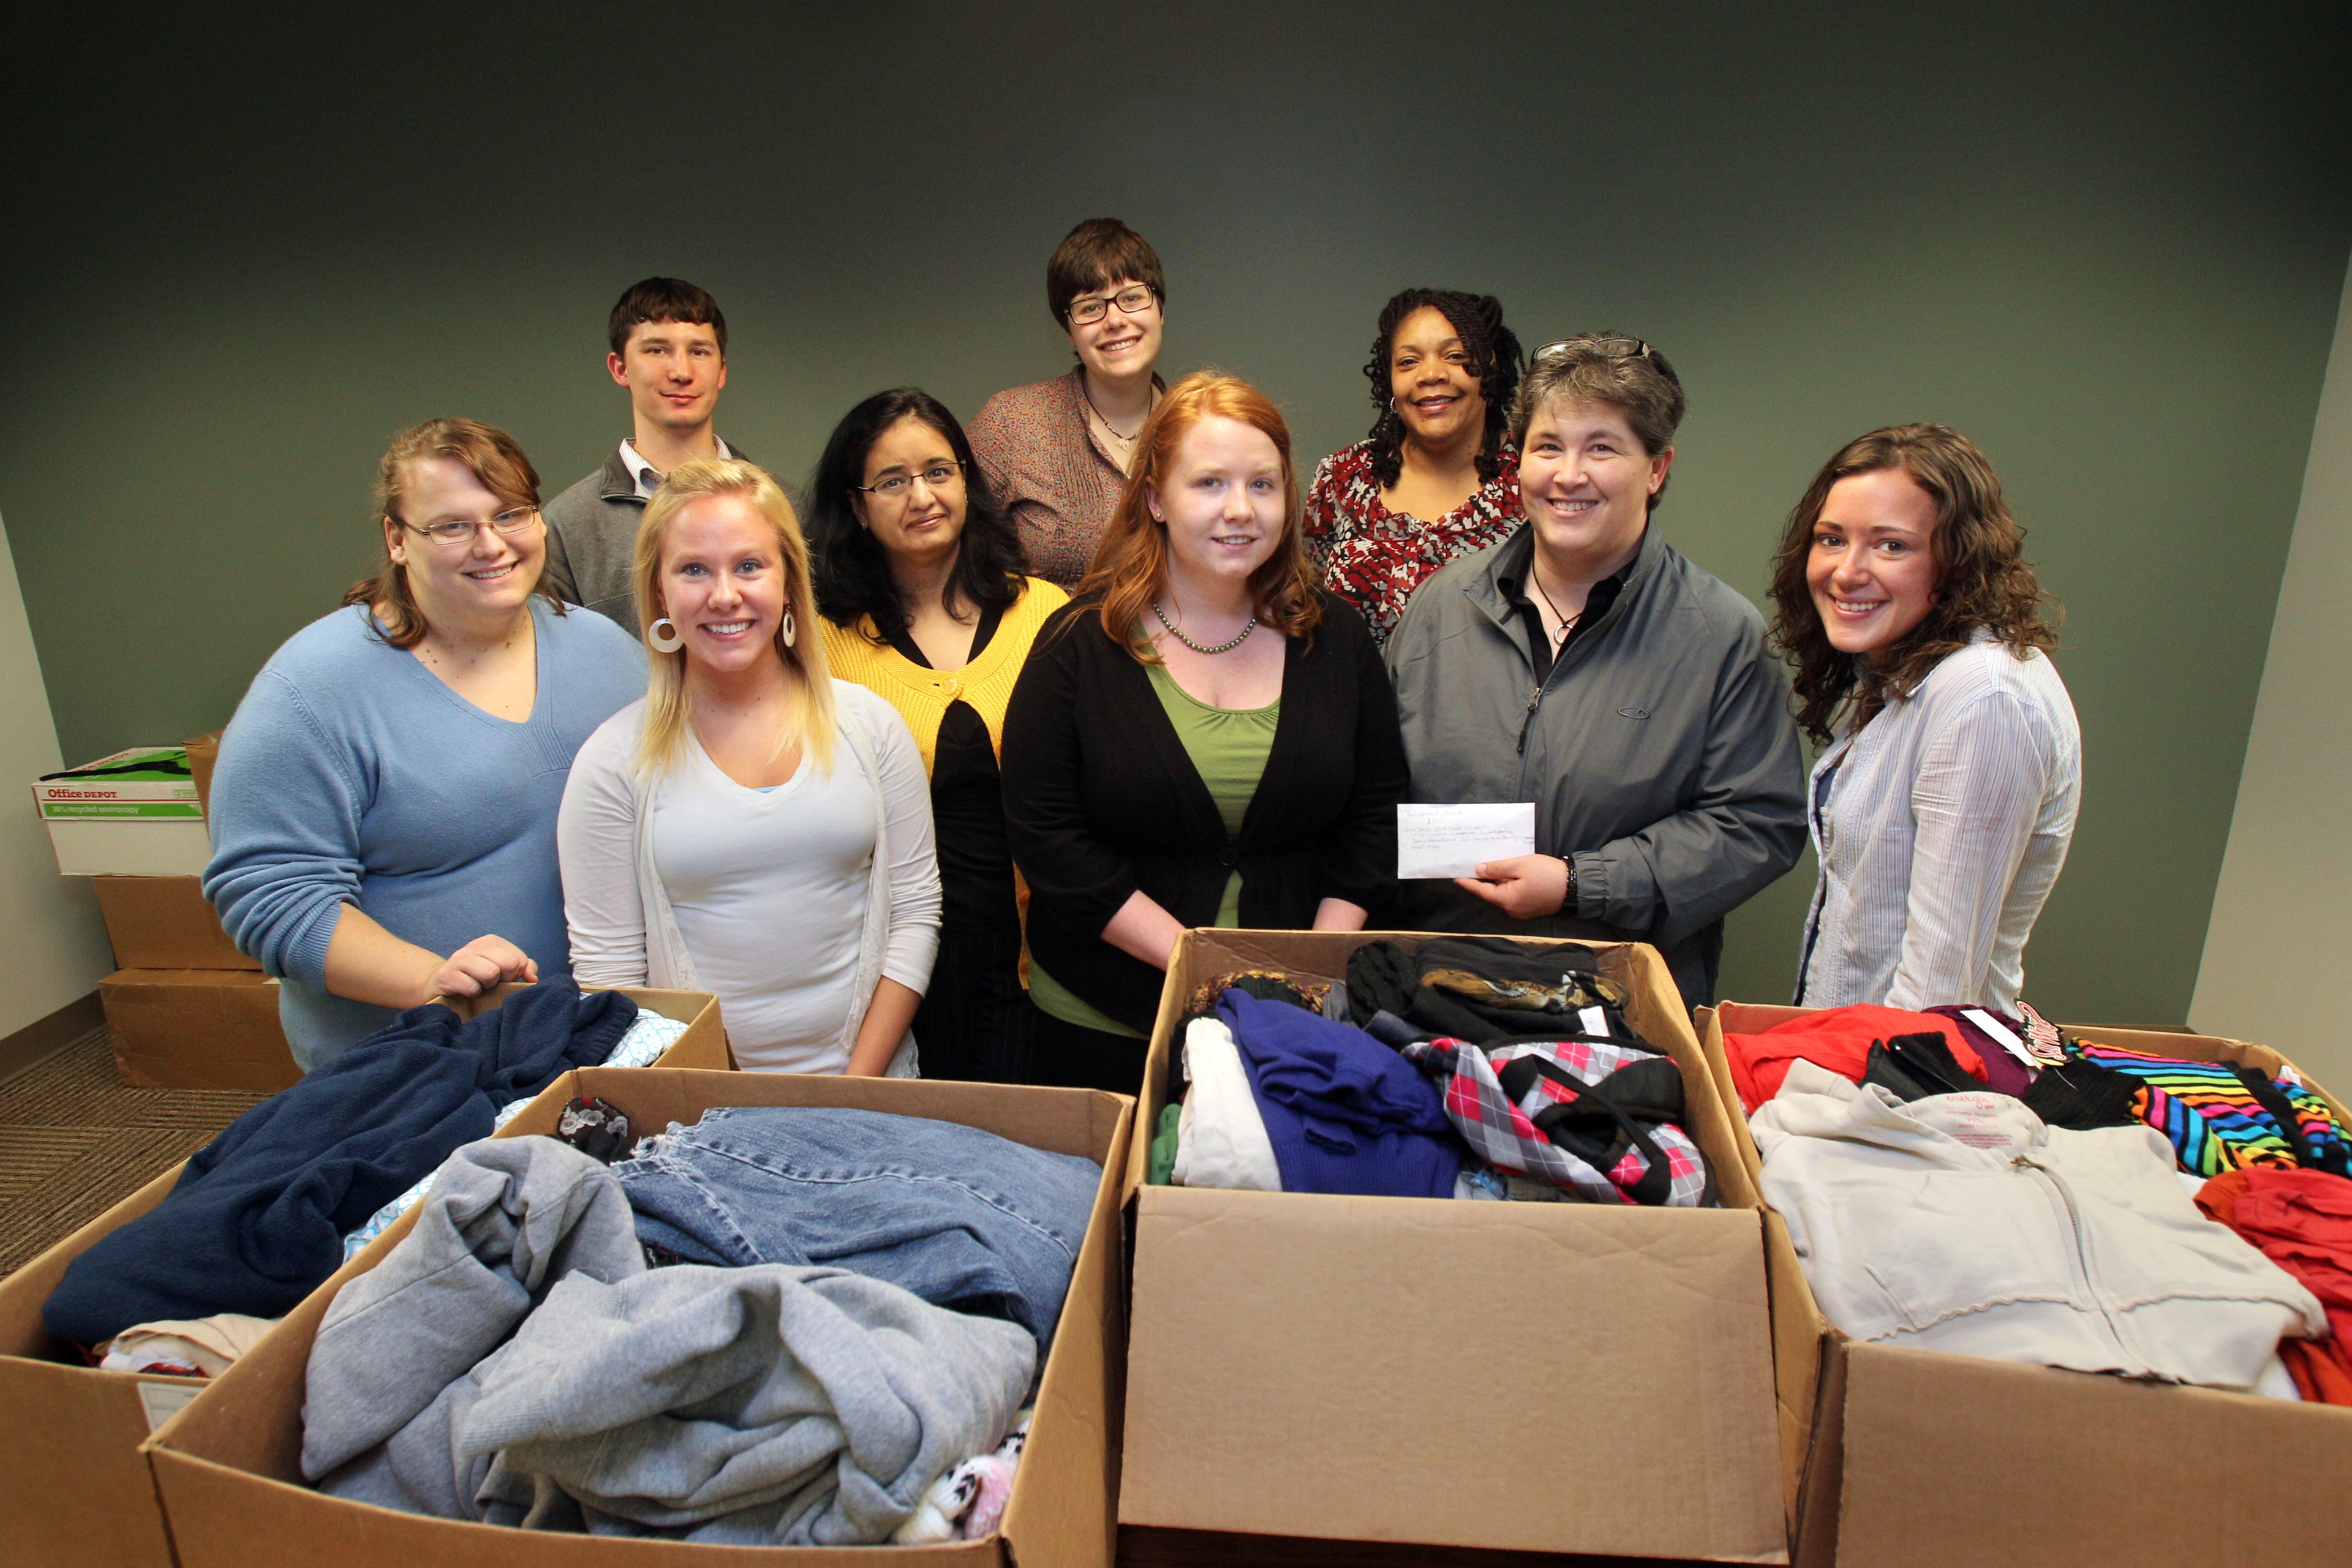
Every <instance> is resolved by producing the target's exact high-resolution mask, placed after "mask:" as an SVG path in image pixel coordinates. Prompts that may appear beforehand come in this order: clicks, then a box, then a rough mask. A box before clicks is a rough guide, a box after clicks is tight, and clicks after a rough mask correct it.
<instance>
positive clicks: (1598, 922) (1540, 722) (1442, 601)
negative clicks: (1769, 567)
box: [1387, 528, 1805, 1005]
mask: <svg viewBox="0 0 2352 1568" xmlns="http://www.w3.org/2000/svg"><path fill="white" fill-rule="evenodd" d="M1533 551H1534V535H1533V533H1532V531H1530V530H1528V529H1527V528H1522V529H1520V530H1519V531H1518V532H1517V533H1515V534H1513V535H1512V536H1511V537H1510V538H1509V539H1507V540H1505V541H1504V542H1502V543H1500V544H1497V545H1495V546H1493V547H1491V548H1489V549H1486V550H1482V551H1480V552H1478V553H1476V554H1475V555H1469V556H1465V557H1463V558H1462V559H1460V560H1458V561H1454V562H1452V563H1449V564H1447V565H1446V566H1444V568H1443V569H1441V570H1440V571H1439V572H1438V573H1437V574H1435V575H1434V576H1433V577H1431V578H1430V579H1429V581H1428V582H1426V583H1424V584H1422V586H1421V589H1420V591H1419V592H1417V593H1416V594H1414V595H1413V596H1412V603H1411V604H1409V605H1406V607H1405V613H1404V618H1403V619H1402V620H1401V621H1399V622H1398V623H1397V629H1396V632H1395V634H1394V635H1393V636H1391V637H1390V639H1389V645H1388V649H1387V658H1388V667H1389V674H1390V677H1391V679H1393V680H1394V681H1395V682H1396V689H1397V710H1398V715H1399V717H1400V718H1401V719H1402V721H1403V724H1404V747H1405V756H1406V758H1407V760H1408V761H1410V762H1411V763H1412V784H1411V785H1410V786H1409V787H1408V789H1407V790H1406V792H1405V799H1407V800H1408V801H1418V802H1430V803H1439V804H1448V805H1452V804H1471V803H1478V802H1497V801H1521V800H1526V801H1533V802H1534V803H1535V806H1536V852H1537V853H1538V854H1539V855H1556V856H1559V857H1560V858H1562V859H1565V860H1567V861H1568V862H1569V863H1570V866H1571V867H1572V868H1574V870H1575V876H1576V896H1575V899H1574V900H1573V903H1572V905H1571V906H1570V907H1569V908H1566V909H1563V910H1561V911H1560V912H1559V913H1558V914H1556V915H1550V916H1544V917H1539V918H1538V919H1535V920H1529V921H1514V920H1512V919H1510V918H1509V917H1508V916H1507V915H1505V914H1504V913H1503V912H1502V911H1501V910H1497V909H1496V908H1495V907H1494V906H1493V905H1492V904H1489V903H1487V902H1486V901H1485V900H1482V899H1479V898H1477V897H1476V896H1475V895H1474V894H1471V893H1467V892H1465V891H1463V890H1462V889H1460V888H1457V887H1455V886H1454V884H1453V883H1452V882H1449V881H1443V880H1428V881H1411V882H1405V883H1402V884H1401V889H1402V890H1401V893H1400V897H1399V903H1400V906H1401V907H1400V910H1399V913H1400V917H1401V919H1402V921H1403V923H1405V924H1407V925H1408V926H1411V927H1412V928H1413V929H1417V930H1422V931H1501V932H1509V933H1513V934H1518V935H1528V936H1566V937H1585V938H1588V939H1597V940H1601V941H1612V942H1652V943H1654V944H1655V945H1656V946H1657V947H1658V949H1659V950H1660V951H1661V952H1663V953H1664V957H1665V960H1666V963H1667V965H1668V967H1669V968H1671V969H1672V970H1673V971H1674V975H1675V984H1677V985H1678V986H1679V987H1680V988H1681V990H1682V994H1683V998H1684V1000H1685V1002H1687V1003H1691V1004H1693V1005H1696V1004H1699V1003H1706V1002H1712V1001H1713V1000H1714V999H1715V977H1716V971H1717V963H1718V961H1719V960H1720V958H1721V956H1722V952H1723V917H1724V916H1725V915H1727V914H1728V913H1729V912H1730V911H1731V910H1734V909H1736V908H1738V906H1739V905H1740V904H1741V903H1744V902H1745V901H1747V900H1748V899H1749V898H1751V897H1753V896H1754V895H1755V894H1756V893H1758V892H1759V891H1761V890H1762V889H1764V888H1765V887H1766V886H1767V885H1769V883H1770V882H1772V881H1773V880H1774V879H1777V878H1778V877H1780V874H1781V873H1782V872H1784V871H1786V870H1788V869H1789V868H1790V867H1791V866H1793V865H1795V864H1796V861H1797V856H1798V853H1799V852H1800V850H1801V849H1802V847H1804V840H1805V807H1804V799H1805V795H1804V782H1805V780H1804V763H1803V761H1802V759H1801V755H1800V753H1799V751H1798V748H1797V727H1796V724H1795V721H1793V720H1792V719H1791V718H1790V714H1789V702H1788V689H1787V687H1786V685H1785V684H1784V683H1783V681H1782V679H1781V675H1780V668H1779V667H1778V666H1777V665H1776V664H1775V663H1774V662H1773V661H1772V660H1771V658H1769V657H1768V655H1767V654H1766V652H1765V649H1764V621H1763V617H1762V616H1759V615H1758V614H1757V613H1756V608H1755V606H1754V605H1750V604H1749V603H1748V601H1747V600H1746V599H1744V598H1742V597H1740V596H1739V595H1738V594H1736V593H1734V592H1733V591H1732V590H1731V589H1730V588H1728V587H1726V586H1725V585H1724V584H1722V583H1721V582H1719V581H1717V579H1716V578H1715V577H1713V576H1711V575H1709V574H1707V573H1706V572H1703V571H1701V570H1699V568H1697V567H1696V566H1694V565H1692V564H1691V563H1690V562H1689V561H1687V560H1685V558H1684V557H1683V555H1682V553H1681V552H1679V551H1677V550H1675V548H1674V547H1673V546H1672V545H1669V544H1668V543H1666V542H1665V541H1664V540H1663V539H1661V538H1660V537H1659V536H1658V531H1657V530H1656V529H1655V528H1652V529H1651V530H1650V531H1649V532H1648V533H1647V534H1646V535H1644V536H1643V541H1642V547H1641V550H1640V552H1639V553H1637V554H1636V555H1635V557H1634V559H1633V565H1632V566H1631V567H1630V568H1629V569H1628V571H1627V573H1626V574H1625V578H1624V585H1623V587H1622V589H1620V591H1619V592H1618V595H1617V597H1616V599H1615V601H1614V602H1613V603H1612V604H1611V605H1609V606H1608V608H1607V609H1606V610H1605V611H1604V612H1603V613H1602V615H1601V618H1600V619H1599V620H1598V621H1596V622H1594V623H1593V624H1592V626H1591V627H1589V628H1588V629H1587V630H1586V631H1585V632H1584V633H1583V634H1582V635H1581V636H1580V637H1578V638H1577V639H1576V640H1575V641H1574V642H1573V643H1571V644H1570V646H1569V650H1568V655H1567V657H1566V658H1562V659H1560V660H1559V662H1558V663H1557V664H1556V665H1554V666H1553V668H1551V669H1549V671H1538V668H1537V665H1536V660H1535V656H1534V654H1533V653H1532V652H1531V650H1530V649H1529V647H1528V631H1527V626H1526V623H1525V621H1524V619H1523V617H1522V616H1521V615H1520V612H1519V607H1518V602H1517V597H1516V596H1515V595H1514V593H1513V592H1512V585H1513V584H1524V583H1525V581H1526V579H1527V573H1528V561H1529V558H1530V556H1531V555H1532V553H1533Z"/></svg>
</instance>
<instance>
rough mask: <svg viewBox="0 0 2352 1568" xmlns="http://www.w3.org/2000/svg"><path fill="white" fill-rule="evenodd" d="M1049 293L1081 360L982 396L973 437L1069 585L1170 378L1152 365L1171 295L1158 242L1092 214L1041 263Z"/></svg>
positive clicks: (1008, 506)
mask: <svg viewBox="0 0 2352 1568" xmlns="http://www.w3.org/2000/svg"><path fill="white" fill-rule="evenodd" d="M1045 303H1046V306H1047V308H1048V309H1050V310H1052V311H1053V312H1054V324H1055V326H1057V327H1059V328H1060V329H1061V330H1062V331H1065V332H1067V333H1068V334H1069V339H1070V349H1071V352H1072V353H1074V354H1075V355H1076V359H1077V362H1078V363H1076V365H1075V366H1073V367H1072V368H1071V370H1070V372H1069V374H1066V375H1060V376H1056V377H1055V378H1054V379H1053V380H1052V381H1041V382H1037V383H1034V384H1031V385H1028V386H1016V387H1013V388H1011V389H1009V390H1007V391H1004V392H1000V393H998V394H997V395H995V396H993V397H992V398H990V399H989V400H988V401H987V402H986V403H984V404H982V405H981V409H980V413H979V415H978V416H976V417H974V418H973V420H972V422H971V447H972V451H973V453H974V454H975V455H976V456H977V457H978V458H979V460H980V468H981V472H982V475H983V476H984V477H985V478H986V479H987V481H988V484H989V487H990V489H993V490H994V491H995V492H996V496H997V499H998V500H1001V501H1002V502H1003V504H1004V510H1006V511H1007V512H1009V513H1010V514H1011V515H1012V518H1013V522H1014V524H1015V525H1016V526H1017V527H1018V528H1019V529H1020V531H1021V543H1022V546H1023V548H1024V550H1025V551H1026V552H1027V554H1028V557H1029V569H1030V570H1031V571H1033V572H1034V573H1035V574H1037V575H1038V576H1040V577H1043V578H1045V580H1046V581H1047V582H1049V583H1052V584H1055V585H1056V586H1059V587H1062V588H1066V589H1068V588H1076V586H1077V584H1078V579H1079V578H1081V577H1083V576H1085V575H1086V572H1087V565H1088V563H1091V562H1092V561H1093V560H1094V556H1095V546H1096V545H1097V543H1099V542H1101V540H1102V535H1103V530H1104V528H1105V527H1106V526H1108V523H1109V521H1110V514H1111V509H1112V508H1113V507H1114V506H1116V505H1118V496H1119V491H1120V490H1121V489H1123V488H1124V487H1125V486H1126V484H1127V474H1128V469H1129V467H1131V466H1132V464H1133V462H1134V459H1135V444H1136V442H1137V440H1138V439H1139V438H1140V437H1141V436H1142V433H1143V423H1144V421H1145V420H1146V419H1149V418H1150V416H1151V410H1152V409H1153V407H1154V406H1156V405H1158V403H1159V401H1160V395H1161V394H1162V393H1164V392H1165V391H1166V390H1167V389H1166V387H1165V385H1164V384H1162V383H1161V381H1160V377H1159V376H1158V375H1157V374H1154V372H1153V369H1152V367H1153V365H1154V364H1155V363H1157V362H1158V360H1159V358H1160V331H1161V328H1162V326H1163V325H1164V324H1165V320H1166V311H1167V303H1168V285H1167V280H1166V279H1165V278H1164V277H1163V276H1162V275H1161V273H1160V257H1159V253H1158V252H1156V251H1154V250H1153V249H1152V248H1151V247H1150V244H1149V243H1148V242H1146V241H1145V239H1144V237H1142V236H1141V235H1139V234H1138V233H1136V232H1135V231H1134V230H1133V229H1131V228H1129V227H1128V226H1127V225H1125V224H1123V223H1121V222H1119V221H1118V219H1117V218H1115V217H1095V218H1088V219H1087V221H1086V222H1084V223H1082V224H1080V225H1078V226H1077V227H1076V228H1074V229H1072V230H1071V231H1070V232H1069V235H1068V237H1066V238H1065V239H1064V240H1063V241H1062V243H1061V246H1060V247H1058V248H1057V249H1055V252H1054V255H1053V258H1052V259H1051V260H1049V261H1047V262H1046V263H1045Z"/></svg>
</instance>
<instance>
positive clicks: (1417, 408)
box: [1307, 289, 1521, 642]
mask: <svg viewBox="0 0 2352 1568" xmlns="http://www.w3.org/2000/svg"><path fill="white" fill-rule="evenodd" d="M1364 375H1365V378H1366V379H1367V380H1369V381H1370V383H1371V392H1372V405H1373V406H1374V407H1375V408H1376V409H1378V410H1379V417H1377V418H1376V419H1374V420H1373V421H1372V429H1371V434H1370V435H1369V436H1367V437H1364V439H1362V440H1360V441H1359V442H1357V443H1356V444H1355V445H1354V446H1352V447H1345V448H1343V449H1341V450H1339V451H1337V452H1334V453H1332V454H1331V455H1330V456H1329V457H1328V458H1324V459H1323V462H1322V464H1321V466H1320V467H1318V468H1317V469H1316V470H1315V482H1314V484H1313V485H1312V486H1311V487H1309V489H1308V491H1307V549H1308V551H1309V552H1311V553H1312V554H1313V555H1314V557H1315V563H1316V566H1317V568H1318V571H1319V573H1320V574H1321V576H1322V581H1323V585H1324V586H1325V587H1327V588H1328V589H1329V590H1330V591H1331V592H1333V593H1334V594H1337V595H1339V596H1340V597H1341V598H1343V599H1345V600H1347V601H1348V602H1349V604H1351V605H1355V606H1356V608H1357V609H1358V610H1360V611H1361V612H1362V613H1363V616H1364V619H1365V621H1366V622H1367V623H1368V624H1369V625H1370V626H1371V629H1372V636H1373V638H1374V639H1375V640H1376V641H1379V642H1386V641H1387V640H1388V635H1389V633H1390V632H1391V630H1392V629H1394V627H1395V626H1396V623H1397V617H1398V616H1402V614H1404V606H1405V601H1406V600H1408V599H1410V598H1412V592H1413V590H1414V589H1416V588H1418V587H1420V586H1421V584H1422V583H1423V580H1424V579H1426V578H1427V577H1428V576H1429V574H1431V573H1433V572H1434V571H1436V570H1437V569H1438V568H1439V567H1440V566H1443V565H1444V564H1445V563H1447V562H1449V561H1451V560H1454V558H1455V557H1456V556H1462V555H1470V554H1475V552H1478V551H1481V550H1484V549H1486V547H1487V546H1488V545H1490V544H1499V543H1501V542H1503V541H1504V540H1506V539H1507V538H1509V537H1510V535H1511V531H1512V530H1514V529H1516V528H1517V526H1518V524H1519V521H1520V518H1521V513H1520V510H1519V489H1518V452H1517V448H1516V447H1513V446H1512V444H1511V437H1510V409H1511V399H1512V396H1513V395H1515V394H1516V393H1517V390H1518V384H1519V341H1518V339H1517V338H1516V337H1514V336H1512V335H1511V330H1510V329H1509V328H1508V327H1507V326H1505V325H1504V324H1503V306H1502V301H1500V300H1496V298H1495V297H1494V296H1493V295H1491V294H1464V293H1460V292H1457V291H1455V290H1454V289H1406V290H1405V291H1404V292H1402V294H1399V295H1398V296H1396V298H1394V299H1392V300H1390V301H1389V302H1388V304H1387V305H1386V306H1385V307H1384V308H1383V309H1382V310H1381V324H1380V332H1379V335H1378V336H1377V337H1376V338H1375V339H1374V340H1373V342H1372V355H1371V358H1370V360H1369V361H1368V362H1366V363H1365V365H1364Z"/></svg>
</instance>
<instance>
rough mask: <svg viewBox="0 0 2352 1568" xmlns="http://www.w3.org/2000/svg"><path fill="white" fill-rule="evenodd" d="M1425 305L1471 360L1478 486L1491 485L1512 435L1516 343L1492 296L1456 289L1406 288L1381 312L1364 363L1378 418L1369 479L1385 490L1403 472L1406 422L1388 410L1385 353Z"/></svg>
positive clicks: (1374, 423) (1500, 305)
mask: <svg viewBox="0 0 2352 1568" xmlns="http://www.w3.org/2000/svg"><path fill="white" fill-rule="evenodd" d="M1424 306H1426V307H1427V308H1429V309H1430V310H1435V311H1436V312H1437V313H1438V314H1439V315H1441V316H1444V318H1445V320H1446V321H1447V322H1449V323H1450V324H1451V325H1452V326H1453V328H1454V332H1455V333H1456V334H1457V335H1458V336H1460V338H1461V339H1462V347H1463V350H1464V351H1465V353H1468V354H1469V356H1470V369H1471V373H1472V374H1475V375H1476V376H1477V378H1478V390H1479V391H1480V392H1481V393H1482V394H1483V395H1485V396H1486V435H1485V436H1484V437H1483V438H1481V440H1480V441H1479V443H1478V482H1479V483H1481V484H1491V483H1492V482H1494V479H1495V474H1496V470H1497V469H1498V468H1500V467H1501V463H1502V453H1503V443H1504V441H1505V439H1506V438H1507V436H1508V434H1509V431H1510V423H1511V399H1512V397H1513V396H1514V395H1517V392H1518V390H1519V360H1520V357H1521V356H1520V353H1519V340H1518V339H1517V337H1515V336H1513V335H1512V332H1511V329H1510V328H1508V327H1507V326H1505V325H1503V302H1502V301H1501V300H1497V299H1496V298H1495V297H1494V296H1493V295H1492V294H1465V293H1463V292H1461V291H1460V290H1459V289H1406V290H1404V292H1402V293H1401V294H1399V295H1398V296H1397V297H1396V298H1395V299H1393V300H1390V301H1389V302H1388V303H1387V304H1386V305H1385V306H1383V307H1381V327H1380V336H1379V337H1377V338H1375V339H1374V340H1373V341H1372V357H1371V358H1370V359H1369V360H1366V361H1365V362H1364V379H1365V380H1367V381H1369V382H1370V383H1371V384H1372V406H1373V407H1374V408H1375V409H1378V410H1379V416H1378V417H1377V418H1375V419H1374V420H1373V421H1372V427H1371V430H1370V432H1369V436H1370V441H1371V443H1372V477H1373V478H1374V479H1378V480H1379V481H1380V484H1381V489H1387V488H1388V487H1390V486H1391V485H1393V484H1395V483H1396V482H1397V479H1398V476H1400V475H1401V474H1402V473H1403V472H1404V433H1405V432H1404V420H1403V419H1402V418H1401V417H1400V416H1398V414H1397V412H1396V410H1395V409H1393V408H1391V406H1390V392H1389V355H1390V353H1391V351H1392V350H1393V349H1394V348H1395V346H1396V331H1397V328H1398V327H1399V326H1400V325H1401V324H1402V322H1403V321H1404V319H1405V318H1406V317H1407V316H1410V315H1412V313H1413V312H1414V311H1415V310H1421V309H1422V308H1423V307H1424Z"/></svg>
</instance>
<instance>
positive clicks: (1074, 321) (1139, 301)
mask: <svg viewBox="0 0 2352 1568" xmlns="http://www.w3.org/2000/svg"><path fill="white" fill-rule="evenodd" d="M1156 298H1158V296H1157V295H1156V294H1155V293H1154V292H1153V291H1152V289H1151V286H1150V284H1148V283H1139V284H1137V285H1136V286H1135V287H1134V288H1132V289H1120V290H1119V291H1118V293H1116V294H1113V295H1111V296H1110V297H1109V298H1108V299H1105V298H1103V296H1101V295H1099V294H1097V295H1094V296H1092V297H1091V298H1088V299H1085V300H1072V301H1071V302H1070V325H1072V326H1074V327H1083V326H1085V325H1087V323H1088V322H1090V321H1101V320H1102V319H1103V317H1105V316H1106V315H1108V314H1109V313H1110V308H1111V307H1112V306H1113V305H1116V306H1118V308H1119V309H1120V310H1123V311H1125V312H1126V313H1127V314H1129V315H1130V316H1134V315H1139V314H1141V313H1142V312H1143V311H1145V310H1150V308H1151V301H1152V300H1154V299H1156Z"/></svg>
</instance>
